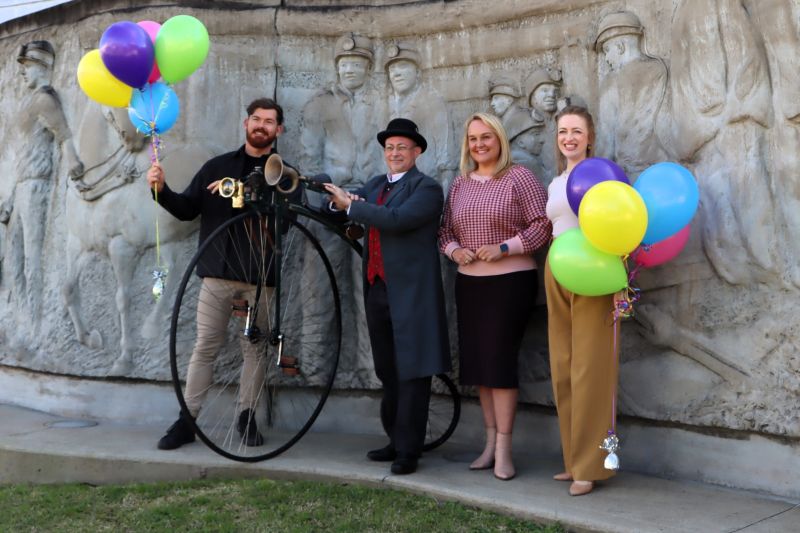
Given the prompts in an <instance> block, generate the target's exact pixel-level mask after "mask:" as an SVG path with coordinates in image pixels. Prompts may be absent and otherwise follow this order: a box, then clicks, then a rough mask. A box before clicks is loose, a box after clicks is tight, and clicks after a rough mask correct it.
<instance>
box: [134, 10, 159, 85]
mask: <svg viewBox="0 0 800 533" xmlns="http://www.w3.org/2000/svg"><path fill="white" fill-rule="evenodd" d="M136 24H137V25H138V26H140V27H141V28H142V29H144V31H146V32H147V35H149V36H150V40H151V41H152V42H153V46H154V47H155V45H156V36H157V35H158V30H160V29H161V24H159V23H158V22H153V21H152V20H142V21H140V22H137V23H136ZM154 50H155V49H154ZM160 77H161V71H160V70H158V63H157V62H156V61H155V58H153V70H151V71H150V77H149V78H147V83H153V82H156V81H158V78H160Z"/></svg>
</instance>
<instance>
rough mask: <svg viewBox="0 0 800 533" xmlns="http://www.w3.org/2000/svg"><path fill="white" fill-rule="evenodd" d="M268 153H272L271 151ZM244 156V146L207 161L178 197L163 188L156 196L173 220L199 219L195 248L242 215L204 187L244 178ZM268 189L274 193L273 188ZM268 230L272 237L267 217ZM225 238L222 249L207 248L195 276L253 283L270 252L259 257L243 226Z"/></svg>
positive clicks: (227, 201)
mask: <svg viewBox="0 0 800 533" xmlns="http://www.w3.org/2000/svg"><path fill="white" fill-rule="evenodd" d="M272 153H275V151H274V150H273V152H272ZM245 155H246V154H245V151H244V146H242V147H241V148H239V149H238V150H236V151H233V152H228V153H226V154H222V155H220V156H217V157H215V158H213V159H210V160H209V161H208V162H206V164H204V165H203V166H202V168H201V169H200V170H199V171H198V172H197V174H195V176H194V178H193V179H192V182H191V183H190V184H189V186H188V187H187V188H186V190H184V191H183V192H182V193H177V192H175V191H173V190H171V189H170V188H169V187H168V186H167V185H166V184H165V185H164V188H163V189H162V190H161V192H159V193H158V203H159V204H160V205H161V206H162V207H163V208H164V209H166V210H167V211H169V213H170V214H171V215H172V216H174V217H175V218H177V219H179V220H193V219H195V218H197V216H198V215H199V216H200V235H199V236H198V239H199V240H198V245H200V244H202V243H203V242H204V241H205V240H206V239H207V238H208V237H209V236H210V235H211V233H213V232H214V230H215V229H217V228H218V227H219V226H221V225H222V224H224V223H225V222H226V221H228V220H229V219H231V218H233V217H235V216H236V215H239V214H241V213H243V212H244V210H242V209H234V208H233V206H232V205H231V199H230V198H223V197H221V196H220V195H219V194H211V192H210V191H209V190H208V185H209V184H211V183H212V182H214V181H216V180H219V179H222V178H224V177H232V178H237V179H244V178H245V177H246V176H243V174H244V168H245V162H246V157H245ZM270 188H271V189H273V191H274V188H272V187H270ZM245 209H247V208H245ZM269 226H270V228H269V230H270V231H269V232H270V235H274V232H273V227H274V220H273V219H272V217H270V220H269ZM286 229H288V227H287V228H286ZM227 234H228V237H227V239H226V241H225V246H224V249H223V248H222V247H218V246H211V247H209V249H208V252H207V253H206V254H204V256H203V257H202V259H201V260H200V261H198V263H197V272H196V273H197V275H198V276H200V277H214V278H221V279H229V280H234V281H244V282H247V283H251V284H252V283H255V280H256V277H257V275H258V272H259V270H260V267H261V266H262V264H261V257H262V255H263V259H264V260H265V261H267V262H269V261H270V259H271V258H272V250H271V248H270V249H268V250H267V251H266V253H263V254H262V253H261V251H260V250H259V249H258V248H259V247H260V243H254V242H253V240H252V239H251V238H250V237H251V236H252V228H248V227H246V224H245V223H242V224H238V225H237V226H236V227H234V228H231V230H230V231H228V232H227ZM220 242H222V241H220ZM269 271H270V273H272V272H274V269H273V268H270V269H269ZM271 278H272V276H271V275H270V276H269V279H268V280H267V284H268V285H271V284H272V279H271Z"/></svg>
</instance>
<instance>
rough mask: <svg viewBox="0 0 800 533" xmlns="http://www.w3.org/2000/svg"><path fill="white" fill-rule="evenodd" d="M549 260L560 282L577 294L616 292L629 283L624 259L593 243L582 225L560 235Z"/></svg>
mask: <svg viewBox="0 0 800 533" xmlns="http://www.w3.org/2000/svg"><path fill="white" fill-rule="evenodd" d="M547 259H548V261H549V262H550V270H551V271H552V272H553V277H554V278H556V281H558V283H560V284H561V285H562V286H563V287H564V288H566V289H567V290H570V291H572V292H574V293H575V294H580V295H583V296H600V295H603V294H613V293H615V292H617V291H619V290H622V289H624V288H625V287H626V286H627V285H628V273H627V272H626V270H625V265H624V264H623V262H622V258H621V257H619V256H617V255H612V254H607V253H606V252H601V251H600V250H598V249H597V248H595V247H594V246H592V245H591V244H590V243H589V241H588V240H586V237H584V236H583V233H582V232H581V230H580V229H579V228H573V229H571V230H567V231H565V232H564V233H562V234H561V235H559V236H558V237H557V238H556V240H555V241H553V245H552V246H550V253H549V254H548V256H547Z"/></svg>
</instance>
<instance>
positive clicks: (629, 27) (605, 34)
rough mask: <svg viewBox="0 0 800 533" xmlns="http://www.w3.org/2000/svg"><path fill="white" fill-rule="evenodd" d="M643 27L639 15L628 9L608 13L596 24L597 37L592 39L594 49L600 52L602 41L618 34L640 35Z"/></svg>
mask: <svg viewBox="0 0 800 533" xmlns="http://www.w3.org/2000/svg"><path fill="white" fill-rule="evenodd" d="M643 31H644V28H643V27H642V22H641V21H640V20H639V17H637V16H636V15H634V14H633V13H631V12H630V11H617V12H616V13H609V14H607V15H605V16H603V18H601V19H600V24H598V26H597V38H596V39H595V41H594V49H595V51H597V52H600V51H601V50H602V49H603V43H604V42H606V41H607V40H609V39H611V38H612V37H616V36H618V35H642V33H643Z"/></svg>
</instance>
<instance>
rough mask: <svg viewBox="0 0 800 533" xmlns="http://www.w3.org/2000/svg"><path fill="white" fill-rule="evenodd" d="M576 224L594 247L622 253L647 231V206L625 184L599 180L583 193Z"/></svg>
mask: <svg viewBox="0 0 800 533" xmlns="http://www.w3.org/2000/svg"><path fill="white" fill-rule="evenodd" d="M578 223H579V224H580V227H581V231H583V234H584V236H585V237H586V239H587V240H588V241H589V242H590V243H591V244H592V245H593V246H594V247H595V248H597V249H598V250H602V251H604V252H606V253H609V254H614V255H625V254H628V253H630V252H632V251H633V250H634V249H636V247H637V246H639V243H641V242H642V238H643V237H644V234H645V232H646V231H647V207H646V206H645V205H644V200H642V197H641V196H640V195H639V193H638V192H637V191H636V189H634V188H633V187H631V186H630V185H628V184H627V183H623V182H621V181H602V182H600V183H598V184H597V185H595V186H593V187H592V188H590V189H589V190H588V191H586V194H585V195H584V196H583V199H582V200H581V205H580V207H579V208H578Z"/></svg>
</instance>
